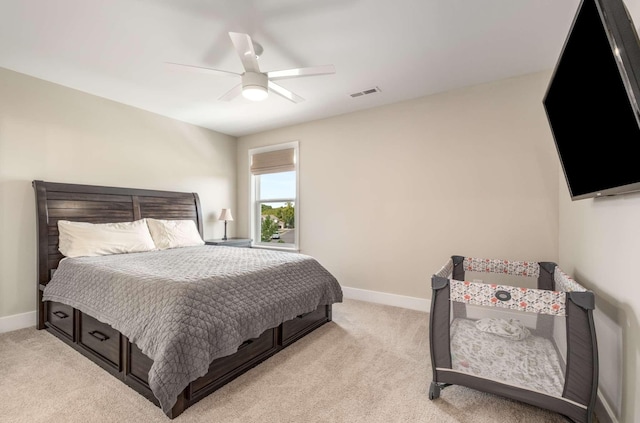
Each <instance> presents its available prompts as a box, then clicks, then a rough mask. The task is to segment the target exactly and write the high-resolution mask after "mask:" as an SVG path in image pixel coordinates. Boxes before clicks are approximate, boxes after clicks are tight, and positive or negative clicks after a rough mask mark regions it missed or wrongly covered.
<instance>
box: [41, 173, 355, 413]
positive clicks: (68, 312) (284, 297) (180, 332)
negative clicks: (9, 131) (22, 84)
mask: <svg viewBox="0 0 640 423" xmlns="http://www.w3.org/2000/svg"><path fill="white" fill-rule="evenodd" d="M33 186H34V189H35V194H36V208H37V218H38V220H37V228H38V264H37V266H38V280H37V285H38V286H37V301H38V309H37V328H38V329H46V330H48V331H49V332H50V333H52V334H53V335H55V336H56V337H58V338H60V339H61V340H63V341H64V342H66V343H67V344H69V345H70V346H71V347H73V348H74V349H76V350H78V351H79V352H80V353H82V354H83V355H85V356H86V357H88V358H89V359H91V360H92V361H94V362H95V363H96V364H98V365H99V366H101V367H102V368H104V369H105V370H107V371H108V372H109V373H111V374H112V375H114V376H116V377H117V378H119V379H120V380H122V381H123V382H124V383H126V384H127V385H129V386H130V387H132V388H133V389H134V390H135V391H137V392H138V393H140V394H142V395H143V396H145V397H146V398H148V399H149V400H151V401H152V402H154V403H155V404H156V405H158V406H160V407H161V408H162V410H163V411H164V412H165V414H166V415H167V416H168V417H169V418H174V417H176V416H178V415H179V414H181V413H182V412H183V411H184V410H185V409H186V408H188V407H189V406H191V405H193V404H194V403H196V402H197V401H199V400H200V399H202V398H204V397H206V396H207V395H208V394H210V393H211V392H213V391H215V390H216V389H218V388H220V387H221V386H223V385H224V384H226V383H228V382H229V381H231V380H233V379H234V378H236V377H238V376H239V375H241V374H242V373H244V372H246V371H247V370H249V369H250V368H252V367H253V366H255V365H257V364H259V363H260V362H262V361H264V360H265V359H267V358H268V357H270V356H272V355H273V354H275V353H277V352H278V351H280V350H282V349H283V348H285V347H287V346H288V345H290V344H291V343H293V342H295V341H296V340H298V339H300V338H302V337H303V336H305V335H306V334H308V333H310V332H312V331H313V330H315V329H316V328H318V327H320V326H321V325H322V324H324V323H326V322H329V321H330V320H331V309H332V304H333V303H335V302H340V301H341V300H342V291H341V289H340V286H339V284H338V283H337V281H336V280H335V278H334V277H333V276H332V275H331V274H330V273H329V272H328V271H327V270H326V269H324V268H323V267H322V266H321V265H320V264H319V263H318V262H317V261H316V260H315V259H313V258H312V257H309V256H306V255H302V254H293V253H285V252H275V251H270V250H259V249H247V248H234V247H224V246H207V245H204V246H191V247H183V248H173V249H167V250H163V251H146V252H137V253H129V254H113V255H106V256H99V257H78V258H65V257H64V256H63V255H62V254H61V253H60V248H59V232H58V221H60V220H64V221H75V222H90V223H113V222H137V221H140V220H141V219H169V220H192V221H193V222H194V223H195V227H196V228H197V229H198V232H199V234H200V235H202V215H201V210H200V204H199V200H198V196H197V194H196V193H182V192H169V191H155V190H140V189H131V188H117V187H102V186H91V185H77V184H60V183H52V182H45V181H34V182H33ZM189 223H190V222H189ZM63 259H64V260H63Z"/></svg>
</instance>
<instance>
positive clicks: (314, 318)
mask: <svg viewBox="0 0 640 423" xmlns="http://www.w3.org/2000/svg"><path fill="white" fill-rule="evenodd" d="M326 308H327V306H325V305H321V306H319V307H318V308H317V309H315V310H314V311H312V312H310V313H304V314H301V315H299V316H298V317H296V318H294V319H291V320H287V321H286V322H284V323H283V324H282V343H283V344H286V343H287V341H294V340H295V339H296V338H297V337H298V336H300V335H303V334H305V333H306V332H307V331H308V330H310V329H312V328H314V327H316V326H317V325H319V324H320V323H321V322H326V321H327V311H326Z"/></svg>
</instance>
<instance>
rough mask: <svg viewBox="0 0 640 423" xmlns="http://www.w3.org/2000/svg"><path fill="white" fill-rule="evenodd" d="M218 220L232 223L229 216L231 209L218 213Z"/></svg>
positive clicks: (231, 217) (231, 218)
mask: <svg viewBox="0 0 640 423" xmlns="http://www.w3.org/2000/svg"><path fill="white" fill-rule="evenodd" d="M218 220H229V221H233V216H232V215H231V209H222V211H221V212H220V217H219V218H218Z"/></svg>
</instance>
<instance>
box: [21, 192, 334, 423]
mask: <svg viewBox="0 0 640 423" xmlns="http://www.w3.org/2000/svg"><path fill="white" fill-rule="evenodd" d="M33 188H34V190H35V195H36V210H37V233H38V264H37V266H38V272H37V275H38V277H37V287H36V292H37V304H38V308H37V328H38V329H46V330H47V331H49V332H50V333H51V334H53V335H55V336H56V337H58V338H59V339H61V340H62V341H64V342H65V343H67V344H68V345H70V346H72V347H73V348H74V349H76V350H77V351H79V352H80V353H82V354H83V355H85V356H86V357H88V358H89V359H90V360H91V361H93V362H95V363H96V364H98V365H99V366H100V367H102V368H103V369H105V370H106V371H107V372H109V373H110V374H112V375H113V376H115V377H117V378H118V379H120V380H122V381H123V382H124V383H126V384H127V385H129V386H130V387H131V388H133V389H134V390H135V391H137V392H138V393H140V394H142V395H143V396H144V397H146V398H147V399H149V400H150V401H152V402H153V403H154V404H156V405H159V403H158V401H157V399H156V398H155V396H154V395H153V393H152V391H151V389H150V388H149V384H148V372H149V369H150V368H151V365H152V364H153V361H152V360H151V359H150V358H149V357H147V356H146V355H144V354H143V353H142V352H141V351H140V349H139V348H138V347H137V346H136V345H135V344H133V343H131V342H129V340H128V339H127V337H125V336H124V335H122V334H121V333H119V332H118V331H116V330H115V329H113V328H112V327H111V326H109V325H107V324H105V323H102V322H100V321H98V320H97V319H95V318H93V317H92V316H89V315H88V314H85V313H83V312H81V311H80V310H77V309H74V308H72V307H70V306H68V305H65V304H60V303H55V302H51V301H46V302H43V301H42V291H43V290H44V287H45V286H46V285H47V283H48V282H49V280H50V279H51V275H53V272H55V269H56V268H57V267H58V263H59V262H60V260H61V259H62V258H63V255H62V254H61V253H60V252H59V251H58V225H57V223H58V220H63V219H64V220H73V221H80V222H92V223H107V222H126V221H134V220H137V219H142V218H145V217H150V218H156V219H193V220H194V221H195V222H196V225H197V227H198V230H199V232H200V235H202V212H201V209H200V201H199V199H198V194H196V193H185V192H171V191H155V190H142V189H132V188H116V187H104V186H93V185H77V184H62V183H53V182H44V181H37V180H36V181H33ZM224 248H233V247H224ZM329 321H331V305H327V306H325V305H322V306H320V307H318V308H317V309H316V310H310V311H309V312H308V313H305V314H302V315H300V316H298V317H297V318H294V319H292V320H289V321H286V322H284V323H282V324H280V325H279V326H277V327H275V328H271V329H268V330H266V331H265V332H263V333H262V335H260V336H259V337H258V338H254V339H249V340H247V341H245V342H244V343H243V344H242V345H241V346H240V347H239V348H238V351H237V352H236V353H234V354H232V355H230V356H227V357H222V358H218V359H216V360H214V361H213V362H212V363H211V365H210V367H209V372H208V373H207V374H206V375H205V376H203V377H201V378H199V379H197V380H195V381H192V382H191V383H190V384H189V385H188V386H187V387H186V388H185V389H184V391H182V393H181V394H180V395H179V396H178V400H177V401H176V403H175V405H174V406H173V408H172V409H171V411H169V412H168V413H166V414H167V416H168V417H169V418H171V419H173V418H175V417H176V416H178V415H179V414H181V413H182V412H183V411H184V410H185V409H187V408H188V407H190V406H191V405H193V404H194V403H196V402H198V401H199V400H201V399H202V398H204V397H206V396H207V395H209V394H210V393H211V392H213V391H215V390H216V389H218V388H220V387H222V386H223V385H225V384H226V383H228V382H230V381H231V380H233V379H235V378H236V377H238V376H240V375H241V374H243V373H244V372H246V371H247V370H249V369H251V368H252V367H254V366H256V365H257V364H259V363H260V362H262V361H264V360H266V359H267V358H269V357H271V356H272V355H274V354H276V353H277V352H278V351H280V350H282V349H283V348H285V347H286V346H288V345H290V344H291V343H293V342H295V341H296V340H298V339H300V338H302V337H303V336H305V335H307V334H308V333H310V332H311V331H313V330H315V329H316V328H318V327H320V326H321V325H323V324H324V323H326V322H329Z"/></svg>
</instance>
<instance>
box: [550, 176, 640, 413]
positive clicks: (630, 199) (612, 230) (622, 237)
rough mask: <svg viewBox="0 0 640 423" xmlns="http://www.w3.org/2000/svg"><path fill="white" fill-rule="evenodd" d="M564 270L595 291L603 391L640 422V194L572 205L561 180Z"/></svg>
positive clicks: (617, 410)
mask: <svg viewBox="0 0 640 423" xmlns="http://www.w3.org/2000/svg"><path fill="white" fill-rule="evenodd" d="M560 187H561V188H560V252H559V254H560V266H561V267H562V268H563V269H565V271H567V272H569V273H572V274H573V275H574V276H575V278H576V279H577V280H578V281H580V282H581V283H582V284H583V285H584V286H585V287H587V288H589V289H591V290H593V291H594V292H595V293H596V311H595V312H594V318H595V322H596V336H597V338H598V353H599V358H600V385H599V386H600V391H601V394H602V396H603V397H604V399H605V400H606V401H607V403H608V404H609V406H610V407H611V409H612V411H613V414H614V415H615V417H616V418H617V420H618V421H619V422H621V423H622V422H638V421H640V401H638V398H639V396H640V367H639V366H640V323H639V320H640V279H639V278H638V270H637V267H638V263H640V236H638V234H640V218H639V216H640V194H638V193H635V194H626V195H620V196H615V197H608V198H599V199H597V200H594V199H587V200H578V201H573V202H572V201H571V199H570V196H569V191H568V189H567V185H566V183H565V180H564V177H561V178H560Z"/></svg>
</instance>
